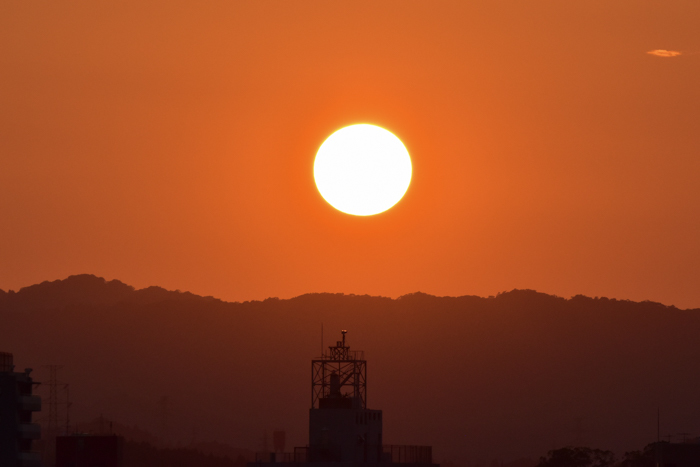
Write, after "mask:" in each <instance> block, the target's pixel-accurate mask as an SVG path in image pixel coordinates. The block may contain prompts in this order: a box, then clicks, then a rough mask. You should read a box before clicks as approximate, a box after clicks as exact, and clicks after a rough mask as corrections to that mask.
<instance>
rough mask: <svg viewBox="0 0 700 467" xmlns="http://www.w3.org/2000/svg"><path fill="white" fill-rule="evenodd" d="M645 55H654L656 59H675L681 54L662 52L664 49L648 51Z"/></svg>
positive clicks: (674, 51) (677, 52)
mask: <svg viewBox="0 0 700 467" xmlns="http://www.w3.org/2000/svg"><path fill="white" fill-rule="evenodd" d="M647 53H648V54H649V55H655V56H657V57H677V56H679V55H680V54H681V52H679V51H677V50H664V49H656V50H650V51H649V52H647Z"/></svg>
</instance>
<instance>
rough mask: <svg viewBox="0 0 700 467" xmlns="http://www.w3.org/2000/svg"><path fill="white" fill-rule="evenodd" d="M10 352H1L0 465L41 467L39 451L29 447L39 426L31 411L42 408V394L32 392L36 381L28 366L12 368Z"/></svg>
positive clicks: (37, 434) (39, 429) (39, 435)
mask: <svg viewBox="0 0 700 467" xmlns="http://www.w3.org/2000/svg"><path fill="white" fill-rule="evenodd" d="M14 368H15V366H14V363H13V356H12V354H11V353H5V352H0V466H3V467H4V466H8V467H10V466H11V467H40V465H41V454H40V453H39V452H36V451H33V450H32V447H33V446H32V445H33V442H34V440H37V439H39V438H40V437H41V428H40V426H39V425H38V424H36V423H32V413H34V412H38V411H40V410H41V397H39V396H36V395H33V394H32V389H33V386H34V385H35V384H38V383H35V382H34V381H33V380H32V378H31V376H29V375H30V373H31V372H32V370H31V368H27V369H26V370H24V372H22V373H18V372H15V371H14Z"/></svg>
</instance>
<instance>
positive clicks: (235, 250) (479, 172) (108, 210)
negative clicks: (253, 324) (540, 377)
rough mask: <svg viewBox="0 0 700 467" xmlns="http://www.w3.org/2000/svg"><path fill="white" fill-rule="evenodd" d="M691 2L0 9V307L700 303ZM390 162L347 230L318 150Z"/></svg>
mask: <svg viewBox="0 0 700 467" xmlns="http://www.w3.org/2000/svg"><path fill="white" fill-rule="evenodd" d="M699 18H700V2H698V1H697V0H686V1H681V0H679V1H663V2H662V1H647V0H624V1H623V0H586V1H544V0H532V1H522V0H513V1H507V0H502V1H500V0H494V1H466V0H458V1H410V0H400V1H399V0H397V1H376V0H373V1H327V0H323V1H305V0H304V1H302V0H299V1H263V0H256V1H230V0H227V1H207V2H195V1H191V0H190V1H176V0H168V1H150V2H143V1H120V2H112V1H99V2H96V1H93V0H90V1H67V2H41V1H18V0H9V1H4V2H2V3H0V289H4V290H8V289H15V290H16V289H18V288H20V287H23V286H28V285H31V284H34V283H37V282H41V281H44V280H55V279H62V278H65V277H67V276H68V275H71V274H79V273H91V274H96V275H99V276H102V277H105V278H107V279H119V280H122V281H124V282H126V283H128V284H131V285H134V286H136V287H139V288H140V287H146V286H150V285H159V286H162V287H166V288H169V289H180V290H188V291H191V292H193V293H196V294H200V295H213V296H216V297H218V298H222V299H225V300H236V301H243V300H252V299H264V298H266V297H269V296H277V297H280V298H287V297H292V296H296V295H300V294H303V293H307V292H344V293H355V294H372V295H384V296H391V297H397V296H400V295H403V294H406V293H411V292H416V291H422V292H426V293H430V294H435V295H465V294H474V295H482V296H488V295H495V294H496V293H498V292H501V291H505V290H511V289H514V288H520V289H522V288H530V289H536V290H538V291H541V292H546V293H550V294H556V295H560V296H564V297H569V296H571V295H575V294H585V295H590V296H607V297H611V298H613V297H614V298H618V299H632V300H653V301H659V302H662V303H665V304H667V305H672V304H673V305H676V306H678V307H682V308H686V307H700V286H699V285H698V284H700V241H699V239H700V183H699V180H700V54H698V52H700V29H699V28H698V19H699ZM353 123H372V124H376V125H379V126H382V127H384V128H386V129H388V130H390V131H392V132H393V133H394V134H395V135H396V136H398V137H399V138H400V139H401V140H402V141H403V143H404V144H405V146H406V148H407V149H408V151H409V153H410V154H411V158H412V163H413V179H412V183H411V185H410V187H409V189H408V192H407V193H406V195H405V197H404V198H403V199H402V200H401V201H400V202H399V203H398V204H397V205H396V206H394V207H393V208H392V209H390V210H389V211H387V212H385V213H383V214H379V215H376V216H370V217H355V216H350V215H347V214H343V213H341V212H339V211H337V210H335V209H334V208H332V207H331V206H330V205H329V204H327V203H326V202H325V201H324V200H323V198H321V196H320V195H319V193H318V191H317V189H316V186H315V184H314V179H313V161H314V156H315V154H316V151H317V150H318V148H319V146H320V145H321V143H322V142H323V141H324V140H325V139H326V138H327V137H328V136H329V135H330V134H331V133H333V132H334V131H335V130H337V129H339V128H341V127H344V126H347V125H350V124H353Z"/></svg>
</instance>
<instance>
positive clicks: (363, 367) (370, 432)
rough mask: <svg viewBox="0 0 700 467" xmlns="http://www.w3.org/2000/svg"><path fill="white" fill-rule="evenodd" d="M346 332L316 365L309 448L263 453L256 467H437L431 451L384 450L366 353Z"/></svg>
mask: <svg viewBox="0 0 700 467" xmlns="http://www.w3.org/2000/svg"><path fill="white" fill-rule="evenodd" d="M341 332H342V340H340V341H337V342H336V345H335V346H330V347H329V348H328V352H325V353H324V354H323V355H321V357H320V358H318V359H314V360H312V361H311V408H310V409H309V444H308V445H307V446H305V447H296V448H294V452H292V453H275V452H273V453H260V454H258V455H257V456H256V462H255V463H251V464H250V467H290V466H291V465H292V464H300V463H310V464H314V466H315V467H337V466H339V465H340V464H342V465H343V467H350V466H356V465H366V464H382V465H388V464H396V463H401V464H413V465H414V466H416V467H419V466H425V467H428V466H433V467H437V466H436V465H435V464H432V447H431V446H399V445H385V444H383V432H382V421H383V416H382V411H381V410H372V409H369V408H368V407H367V361H366V360H365V357H364V352H363V351H359V350H350V347H349V346H348V345H347V344H346V341H345V334H346V333H347V331H341ZM272 464H274V466H273V465H272ZM280 464H287V465H286V466H283V465H280ZM378 467H379V466H378Z"/></svg>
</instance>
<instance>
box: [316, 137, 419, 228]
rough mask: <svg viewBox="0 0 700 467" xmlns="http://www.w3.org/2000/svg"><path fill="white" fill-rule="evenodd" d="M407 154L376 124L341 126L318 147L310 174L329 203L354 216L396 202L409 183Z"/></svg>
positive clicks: (381, 210)
mask: <svg viewBox="0 0 700 467" xmlns="http://www.w3.org/2000/svg"><path fill="white" fill-rule="evenodd" d="M412 172H413V168H412V166H411V157H410V156H409V155H408V151H407V150H406V147H405V146H404V145H403V143H402V142H401V140H400V139H399V138H397V137H396V136H394V134H393V133H391V132H390V131H388V130H385V129H384V128H380V127H378V126H375V125H369V124H358V125H351V126H348V127H345V128H341V129H340V130H338V131H336V132H335V133H333V134H332V135H330V136H329V137H328V138H327V139H326V141H324V142H323V144H322V145H321V147H320V148H319V150H318V153H316V160H315V161H314V179H315V180H316V187H317V188H318V191H319V192H320V193H321V196H323V199H325V200H326V201H327V202H328V204H330V205H331V206H333V207H334V208H336V209H337V210H339V211H342V212H344V213H347V214H352V215H354V216H372V215H374V214H379V213H380V212H384V211H386V210H387V209H389V208H391V207H392V206H394V205H395V204H396V203H398V202H399V200H401V198H403V195H404V194H405V193H406V190H408V185H409V184H410V183H411V175H412Z"/></svg>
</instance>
